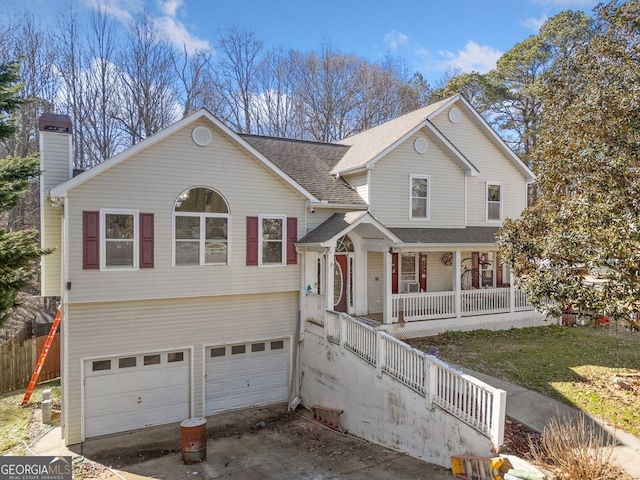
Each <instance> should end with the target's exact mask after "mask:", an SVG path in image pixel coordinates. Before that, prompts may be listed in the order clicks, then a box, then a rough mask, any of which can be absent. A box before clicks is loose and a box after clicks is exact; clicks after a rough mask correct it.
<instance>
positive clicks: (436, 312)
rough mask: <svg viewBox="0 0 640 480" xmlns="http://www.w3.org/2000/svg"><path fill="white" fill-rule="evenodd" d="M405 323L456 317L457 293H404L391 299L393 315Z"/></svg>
mask: <svg viewBox="0 0 640 480" xmlns="http://www.w3.org/2000/svg"><path fill="white" fill-rule="evenodd" d="M400 312H402V313H403V318H404V321H405V322H411V321H413V320H431V319H434V318H448V317H455V316H456V302H455V292H427V293H402V294H400V295H393V296H392V297H391V315H392V316H393V318H399V317H400Z"/></svg>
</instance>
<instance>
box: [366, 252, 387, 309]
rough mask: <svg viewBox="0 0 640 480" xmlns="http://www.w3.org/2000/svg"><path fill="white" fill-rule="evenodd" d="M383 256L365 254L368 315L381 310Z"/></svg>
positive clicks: (371, 253)
mask: <svg viewBox="0 0 640 480" xmlns="http://www.w3.org/2000/svg"><path fill="white" fill-rule="evenodd" d="M385 291H386V289H385V285H384V255H383V254H382V253H380V252H368V254H367V307H368V311H369V313H381V312H382V310H383V305H382V304H383V296H384V292H385Z"/></svg>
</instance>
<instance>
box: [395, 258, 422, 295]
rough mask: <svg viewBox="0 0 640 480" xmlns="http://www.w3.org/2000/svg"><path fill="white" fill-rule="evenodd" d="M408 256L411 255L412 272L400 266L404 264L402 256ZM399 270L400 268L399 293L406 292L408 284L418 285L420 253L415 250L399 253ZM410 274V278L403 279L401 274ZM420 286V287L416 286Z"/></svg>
mask: <svg viewBox="0 0 640 480" xmlns="http://www.w3.org/2000/svg"><path fill="white" fill-rule="evenodd" d="M408 256H412V257H413V271H412V272H406V271H404V269H403V268H402V267H403V265H404V262H403V260H404V258H405V257H408ZM399 263H400V265H399V267H400V268H399V270H400V275H399V277H398V278H399V282H400V293H408V289H409V285H416V284H417V285H420V254H419V253H417V252H406V253H400V258H399ZM411 274H412V278H411V279H405V278H403V276H408V275H411ZM418 288H420V287H418Z"/></svg>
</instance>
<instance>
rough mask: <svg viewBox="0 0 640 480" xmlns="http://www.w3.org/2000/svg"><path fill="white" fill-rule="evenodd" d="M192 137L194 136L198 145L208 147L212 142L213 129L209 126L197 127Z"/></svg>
mask: <svg viewBox="0 0 640 480" xmlns="http://www.w3.org/2000/svg"><path fill="white" fill-rule="evenodd" d="M191 138H193V141H194V142H195V143H196V145H200V146H201V147H206V146H207V145H209V144H210V143H211V130H209V129H208V128H207V127H196V128H194V129H193V132H191Z"/></svg>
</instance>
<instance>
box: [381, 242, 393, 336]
mask: <svg viewBox="0 0 640 480" xmlns="http://www.w3.org/2000/svg"><path fill="white" fill-rule="evenodd" d="M383 259H384V261H383V263H384V265H383V269H382V285H383V289H382V292H383V295H382V322H383V323H393V318H392V317H391V291H392V290H391V263H392V261H391V253H390V252H389V250H388V249H385V250H384V254H383Z"/></svg>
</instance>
